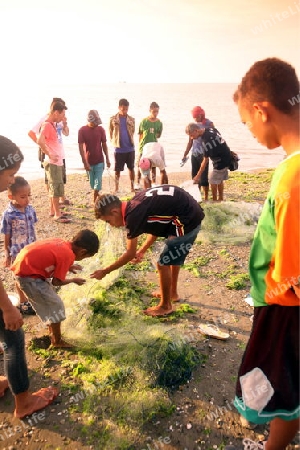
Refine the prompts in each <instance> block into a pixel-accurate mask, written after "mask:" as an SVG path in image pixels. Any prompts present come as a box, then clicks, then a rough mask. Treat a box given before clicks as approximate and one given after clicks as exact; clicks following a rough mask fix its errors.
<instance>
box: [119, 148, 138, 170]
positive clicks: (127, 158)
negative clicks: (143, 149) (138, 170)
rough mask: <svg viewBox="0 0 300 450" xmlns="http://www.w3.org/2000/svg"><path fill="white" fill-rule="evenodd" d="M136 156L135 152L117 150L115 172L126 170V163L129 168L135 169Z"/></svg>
mask: <svg viewBox="0 0 300 450" xmlns="http://www.w3.org/2000/svg"><path fill="white" fill-rule="evenodd" d="M134 156H135V152H127V153H118V152H115V172H122V171H123V170H124V166H125V164H126V166H127V167H128V169H129V170H133V169H134Z"/></svg>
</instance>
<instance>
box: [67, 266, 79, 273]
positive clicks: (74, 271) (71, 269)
mask: <svg viewBox="0 0 300 450" xmlns="http://www.w3.org/2000/svg"><path fill="white" fill-rule="evenodd" d="M79 270H82V266H81V265H80V264H73V265H72V266H71V267H70V269H69V272H71V273H77V272H78V271H79Z"/></svg>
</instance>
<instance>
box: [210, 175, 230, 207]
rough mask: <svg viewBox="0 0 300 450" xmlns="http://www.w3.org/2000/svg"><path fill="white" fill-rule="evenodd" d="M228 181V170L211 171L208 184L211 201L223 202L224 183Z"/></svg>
mask: <svg viewBox="0 0 300 450" xmlns="http://www.w3.org/2000/svg"><path fill="white" fill-rule="evenodd" d="M225 180H228V169H227V167H225V168H224V169H220V170H218V169H213V171H212V172H211V174H210V176H209V182H210V185H211V190H212V193H213V201H214V202H217V201H223V193H224V181H225Z"/></svg>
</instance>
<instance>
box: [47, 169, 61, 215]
mask: <svg viewBox="0 0 300 450" xmlns="http://www.w3.org/2000/svg"><path fill="white" fill-rule="evenodd" d="M45 170H46V173H47V179H48V186H49V196H50V201H51V211H53V213H54V216H53V218H54V219H55V220H57V219H59V218H60V216H61V211H60V208H59V198H60V197H63V196H64V183H63V166H56V165H55V164H47V165H46V166H45Z"/></svg>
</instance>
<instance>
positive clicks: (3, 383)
mask: <svg viewBox="0 0 300 450" xmlns="http://www.w3.org/2000/svg"><path fill="white" fill-rule="evenodd" d="M6 389H8V381H7V378H6V377H2V376H0V397H3V396H4V392H5V391H6Z"/></svg>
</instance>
